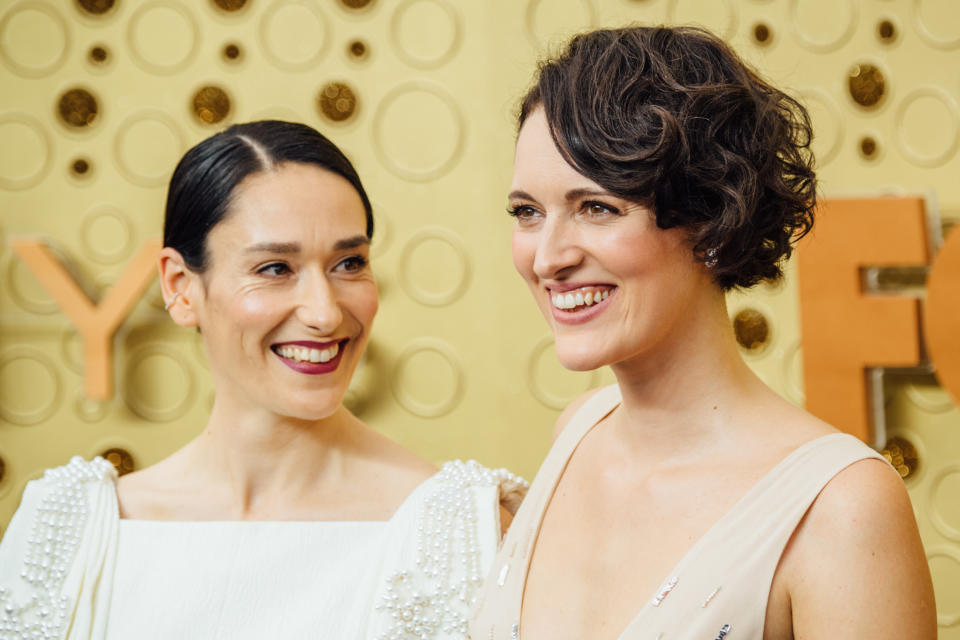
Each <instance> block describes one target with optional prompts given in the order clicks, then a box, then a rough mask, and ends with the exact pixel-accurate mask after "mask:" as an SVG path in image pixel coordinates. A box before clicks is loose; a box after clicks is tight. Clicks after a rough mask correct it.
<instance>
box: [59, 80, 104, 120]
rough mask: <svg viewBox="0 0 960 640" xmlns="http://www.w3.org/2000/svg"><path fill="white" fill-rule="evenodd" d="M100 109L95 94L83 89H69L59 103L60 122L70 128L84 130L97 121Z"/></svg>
mask: <svg viewBox="0 0 960 640" xmlns="http://www.w3.org/2000/svg"><path fill="white" fill-rule="evenodd" d="M99 110H100V107H99V105H97V99H96V98H95V97H93V94H92V93H90V92H89V91H87V90H86V89H82V88H79V87H78V88H74V89H69V90H67V91H66V92H64V93H63V95H61V96H60V100H58V101H57V113H58V114H59V115H60V120H62V121H63V123H64V124H66V125H67V126H69V127H74V128H77V129H83V128H84V127H88V126H90V125H91V124H93V122H94V121H95V120H96V119H97V113H98V112H99Z"/></svg>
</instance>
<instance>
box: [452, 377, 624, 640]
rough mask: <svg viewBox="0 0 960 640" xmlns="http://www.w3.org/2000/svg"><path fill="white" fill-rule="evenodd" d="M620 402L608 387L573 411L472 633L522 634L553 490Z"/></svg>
mask: <svg viewBox="0 0 960 640" xmlns="http://www.w3.org/2000/svg"><path fill="white" fill-rule="evenodd" d="M619 404H620V388H619V387H618V386H617V385H611V386H609V387H605V388H603V389H601V390H600V391H598V392H596V393H595V394H593V396H591V397H590V398H589V399H588V400H587V401H586V402H585V403H584V404H583V406H582V407H580V409H578V410H577V411H576V413H574V414H573V416H572V417H571V418H570V421H569V422H568V423H567V425H566V426H565V427H564V429H563V431H561V432H560V434H559V435H558V436H557V440H556V442H554V444H553V446H552V447H551V448H550V452H549V453H548V454H547V457H546V459H544V461H543V463H542V464H541V466H540V470H539V471H538V472H537V476H536V478H535V479H534V481H533V484H532V485H531V486H530V491H529V492H528V493H527V497H526V498H525V499H524V501H523V504H522V505H521V506H520V510H519V511H517V515H516V517H515V518H514V520H513V523H512V524H511V525H510V530H509V531H508V532H507V535H506V537H505V538H504V540H503V544H502V546H501V548H500V551H499V552H498V554H497V557H496V559H495V560H494V563H493V570H492V572H491V574H490V576H489V577H488V579H487V581H486V582H485V583H484V586H483V589H482V590H481V593H480V596H479V598H478V603H477V607H476V609H475V610H474V611H475V613H474V617H473V619H472V620H471V624H470V629H471V637H473V638H482V639H483V640H488V639H491V638H492V639H496V640H500V639H501V638H516V637H517V633H518V629H519V621H520V606H521V603H522V600H523V589H524V586H525V584H526V574H527V569H528V567H529V563H530V556H531V552H532V550H533V545H534V544H535V542H536V538H537V534H538V533H539V531H540V524H541V523H542V522H543V516H544V513H545V511H546V509H547V505H548V504H549V502H550V499H551V498H552V497H553V492H554V490H555V489H556V486H557V483H558V482H559V480H560V477H561V476H562V475H563V471H564V469H565V468H566V466H567V462H568V461H569V460H570V457H571V456H572V455H573V452H574V450H575V449H576V448H577V445H578V444H580V441H581V440H583V438H584V436H586V435H587V433H589V432H590V429H592V428H593V427H594V425H596V424H597V423H598V422H600V421H601V420H603V419H604V418H605V417H606V416H607V415H609V414H610V412H611V411H613V410H614V409H615V408H616V407H617V406H618V405H619Z"/></svg>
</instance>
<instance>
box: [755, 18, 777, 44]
mask: <svg viewBox="0 0 960 640" xmlns="http://www.w3.org/2000/svg"><path fill="white" fill-rule="evenodd" d="M753 39H754V41H755V42H756V43H757V44H762V45H764V46H766V45H769V44H770V42H771V41H772V40H773V31H771V29H770V27H769V26H768V25H766V24H765V23H763V22H758V23H757V24H755V25H753Z"/></svg>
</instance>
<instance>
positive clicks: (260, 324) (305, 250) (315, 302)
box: [190, 163, 377, 420]
mask: <svg viewBox="0 0 960 640" xmlns="http://www.w3.org/2000/svg"><path fill="white" fill-rule="evenodd" d="M365 231H366V220H365V216H364V208H363V203H362V201H361V200H360V196H359V195H358V194H357V192H356V190H355V189H354V188H353V187H352V186H351V185H350V183H349V182H347V181H346V180H345V179H344V178H342V177H340V176H339V175H336V174H334V173H331V172H329V171H325V170H323V169H321V168H319V167H316V166H313V165H307V164H295V163H287V164H282V165H280V166H279V167H277V168H276V169H274V170H269V171H265V172H261V173H256V174H252V175H250V176H248V177H247V178H245V179H244V180H243V182H241V183H240V184H239V185H238V186H237V188H236V189H235V191H234V193H233V197H232V201H231V204H230V207H229V210H228V212H227V215H226V217H225V219H224V220H223V221H222V222H220V223H219V224H218V225H217V226H216V227H214V228H213V229H212V230H211V231H210V234H209V236H208V238H207V254H208V256H209V267H208V268H207V269H206V271H204V272H203V274H191V275H190V279H191V285H190V290H191V291H190V300H191V307H192V308H193V311H194V313H195V319H196V323H197V324H198V325H199V327H200V329H201V331H202V334H203V339H204V341H205V344H206V348H207V354H208V356H209V360H210V368H211V372H212V373H213V377H214V383H215V385H216V389H217V402H218V403H220V402H229V403H232V404H234V405H235V406H240V407H247V408H261V409H266V410H268V411H270V412H272V413H275V414H277V415H282V416H290V417H295V418H300V419H307V420H317V419H321V418H324V417H327V416H329V415H331V414H333V412H334V411H336V410H337V408H338V407H339V406H340V403H341V401H342V400H343V396H344V394H345V393H346V390H347V386H348V385H349V383H350V377H351V376H352V374H353V371H354V369H356V366H357V364H358V363H359V361H360V357H361V356H362V354H363V350H364V346H365V345H366V342H367V338H368V335H369V331H370V327H371V324H372V323H373V318H374V315H375V314H376V311H377V287H376V283H375V282H374V279H373V274H372V272H371V270H370V267H369V264H368V248H369V241H368V239H367V237H366V235H365Z"/></svg>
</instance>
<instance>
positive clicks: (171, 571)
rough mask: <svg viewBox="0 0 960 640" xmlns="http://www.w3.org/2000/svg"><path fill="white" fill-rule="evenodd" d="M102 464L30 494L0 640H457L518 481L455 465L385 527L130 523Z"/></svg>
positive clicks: (9, 547)
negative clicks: (121, 512)
mask: <svg viewBox="0 0 960 640" xmlns="http://www.w3.org/2000/svg"><path fill="white" fill-rule="evenodd" d="M115 481H116V475H115V472H114V470H113V468H112V466H111V465H110V464H109V463H107V462H105V461H104V460H102V459H100V458H97V459H95V460H93V461H92V462H84V461H83V460H81V459H80V458H74V459H73V460H72V461H71V462H70V464H68V465H66V466H64V467H59V468H57V469H51V470H49V471H47V472H46V474H45V475H44V477H43V478H42V479H41V480H36V481H33V482H31V483H29V484H28V485H27V489H26V490H25V491H24V494H23V499H22V501H21V504H20V508H19V509H18V510H17V513H16V514H15V515H14V518H13V520H12V521H11V522H10V526H9V528H8V529H7V531H6V533H5V535H4V538H3V540H2V543H0V640H14V639H16V640H26V639H33V638H43V639H48V638H49V639H70V640H74V639H88V638H89V639H98V640H99V639H108V640H114V639H119V638H123V639H127V640H128V639H130V638H137V639H138V640H141V639H142V640H147V639H151V638H158V639H159V638H164V639H169V638H177V639H182V638H204V639H213V638H224V639H226V638H229V639H231V640H233V639H238V640H239V639H244V638H257V639H264V638H323V639H327V638H329V639H331V640H333V639H336V640H345V639H358V640H361V639H362V640H366V639H371V640H373V639H377V640H379V639H384V640H394V639H396V640H401V639H404V640H405V639H407V638H411V639H413V638H417V639H429V640H454V639H458V640H462V639H464V638H466V637H467V636H466V624H467V622H466V620H467V615H468V613H469V609H470V607H471V605H472V604H473V602H474V599H475V594H476V593H477V592H478V590H479V587H480V583H481V578H482V577H483V576H484V575H485V574H486V572H487V569H488V567H489V566H490V563H491V562H492V560H493V557H494V555H495V553H496V549H497V545H498V542H499V538H500V502H501V499H502V498H504V497H506V498H507V499H508V500H509V499H511V498H512V499H513V500H515V499H516V498H517V495H518V494H522V492H523V491H525V484H524V483H523V481H522V480H518V479H517V478H515V477H513V476H511V475H510V474H509V473H507V472H506V471H504V470H498V471H491V470H489V469H486V468H484V467H482V466H481V465H479V464H477V463H475V462H472V461H471V462H459V461H457V462H448V463H446V464H445V465H444V466H443V468H442V469H441V470H440V471H439V472H438V473H437V474H435V475H434V476H432V477H431V478H429V479H428V480H426V481H425V482H423V483H422V484H421V485H420V486H419V487H417V488H416V489H415V490H414V491H413V492H412V493H411V494H410V495H409V496H408V497H407V498H406V500H405V501H404V502H403V504H402V505H401V506H400V507H399V508H398V509H397V511H396V512H395V513H394V515H393V516H392V517H391V518H390V519H389V520H386V521H367V522H292V521H289V522H163V521H144V520H121V519H120V518H119V516H118V509H117V497H116V488H115Z"/></svg>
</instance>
